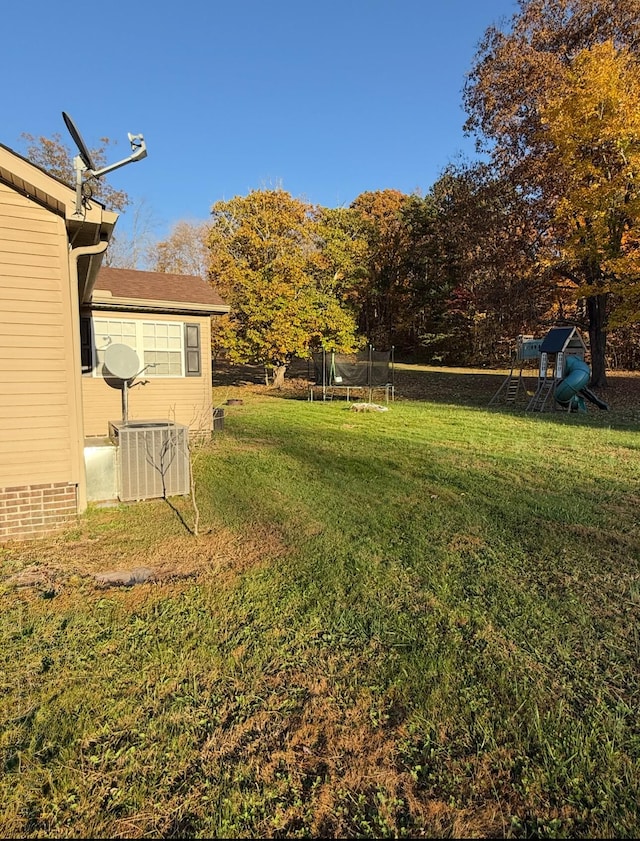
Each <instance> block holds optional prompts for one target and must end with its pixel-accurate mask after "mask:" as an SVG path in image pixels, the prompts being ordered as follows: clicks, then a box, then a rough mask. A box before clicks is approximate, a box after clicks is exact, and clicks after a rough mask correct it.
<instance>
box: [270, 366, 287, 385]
mask: <svg viewBox="0 0 640 841" xmlns="http://www.w3.org/2000/svg"><path fill="white" fill-rule="evenodd" d="M286 373H287V366H286V365H276V366H274V369H273V387H274V388H282V386H283V385H284V375H285V374H286Z"/></svg>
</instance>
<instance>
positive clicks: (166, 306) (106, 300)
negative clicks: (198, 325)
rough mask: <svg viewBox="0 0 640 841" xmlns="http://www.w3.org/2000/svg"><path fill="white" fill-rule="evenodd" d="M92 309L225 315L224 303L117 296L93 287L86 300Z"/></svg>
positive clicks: (225, 306) (227, 309)
mask: <svg viewBox="0 0 640 841" xmlns="http://www.w3.org/2000/svg"><path fill="white" fill-rule="evenodd" d="M88 304H89V306H90V307H91V308H92V309H100V310H128V311H129V310H132V311H138V312H145V311H146V312H159V311H162V312H191V313H194V314H196V313H199V314H201V315H226V313H228V312H229V306H228V305H226V304H202V303H193V302H191V301H162V300H155V299H153V298H118V297H115V296H113V295H110V294H109V293H105V292H104V291H103V290H101V289H94V292H93V297H92V298H91V300H90V301H89V302H88Z"/></svg>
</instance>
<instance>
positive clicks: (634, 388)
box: [213, 359, 640, 429]
mask: <svg viewBox="0 0 640 841" xmlns="http://www.w3.org/2000/svg"><path fill="white" fill-rule="evenodd" d="M506 375H507V372H506V371H504V370H492V371H479V370H477V369H464V368H452V369H450V370H447V369H442V368H430V367H428V366H422V365H408V364H402V365H397V366H396V368H395V370H394V372H393V385H394V388H395V396H396V400H397V401H398V402H401V401H411V402H413V401H416V402H428V403H436V404H441V405H453V406H460V407H469V408H476V409H482V410H485V409H488V410H490V411H492V412H493V411H495V412H504V413H508V414H515V415H523V416H524V415H526V416H527V417H532V418H534V417H535V418H538V419H540V420H544V421H545V422H551V423H561V424H568V425H575V424H580V425H586V426H596V427H603V426H605V427H610V428H612V429H629V428H633V427H634V426H640V376H639V375H638V374H636V373H622V372H620V373H617V372H611V373H610V374H609V381H610V382H609V386H608V387H607V388H606V389H602V390H598V391H597V392H596V393H597V396H598V397H600V398H601V399H602V400H604V401H605V402H606V403H608V404H609V411H603V410H601V409H598V408H597V407H596V406H594V405H592V404H590V403H587V404H586V405H587V411H586V412H585V413H582V412H572V413H568V412H566V411H562V410H550V411H544V412H527V411H526V407H527V404H528V402H529V399H530V397H531V396H533V394H534V393H535V390H536V386H537V371H536V370H534V369H529V370H525V371H524V372H523V381H524V386H525V388H526V391H527V394H526V395H525V394H524V393H523V392H522V391H521V392H520V396H519V398H518V400H517V401H516V402H515V403H510V404H506V403H505V402H504V400H500V399H499V400H497V401H496V402H495V403H493V404H492V405H491V406H490V405H489V403H490V402H491V400H492V398H493V397H494V395H496V393H497V392H498V390H499V389H500V386H501V385H502V384H503V383H504V381H505V377H506ZM213 384H214V386H225V385H226V386H229V385H233V386H236V387H241V388H242V387H244V388H247V389H249V390H250V391H252V392H255V393H258V394H260V396H264V397H277V398H284V399H288V400H309V397H310V386H311V385H313V379H312V368H311V366H310V365H309V364H308V362H307V360H304V359H300V360H296V361H295V362H294V363H292V365H291V366H290V368H289V371H288V373H287V379H286V380H285V385H284V388H282V389H274V388H273V387H268V386H266V385H265V381H264V367H263V366H262V365H229V364H228V363H226V362H216V364H215V366H214V372H213ZM314 390H315V394H314V402H323V401H322V396H321V390H320V388H319V387H317V386H316V387H315V389H314ZM318 394H320V399H318ZM350 398H351V401H352V402H354V401H356V400H357V401H363V400H364V401H367V402H369V393H368V389H361V390H358V389H353V390H352V391H351V392H350ZM329 400H330V402H338V401H343V402H344V403H345V405H348V403H347V399H346V394H345V393H344V392H343V391H342V390H337V391H336V392H334V393H333V394H331V392H330V393H329ZM371 400H372V402H376V403H381V404H382V403H384V400H385V396H384V390H382V389H376V390H374V393H373V395H372V398H371ZM392 405H393V404H392V403H391V402H390V403H389V406H392Z"/></svg>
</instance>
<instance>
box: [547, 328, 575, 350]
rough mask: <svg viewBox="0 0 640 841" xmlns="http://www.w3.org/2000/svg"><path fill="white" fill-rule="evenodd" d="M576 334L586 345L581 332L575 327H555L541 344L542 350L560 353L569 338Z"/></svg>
mask: <svg viewBox="0 0 640 841" xmlns="http://www.w3.org/2000/svg"><path fill="white" fill-rule="evenodd" d="M574 334H575V335H576V337H577V339H578V342H579V343H580V344H582V345H584V342H582V339H581V338H580V334H579V333H578V331H577V329H576V328H575V327H554V328H553V329H552V330H549V332H548V333H547V335H546V336H545V338H544V341H543V342H542V344H541V345H540V352H541V353H560V351H561V350H564V348H565V345H566V344H567V342H568V341H569V339H571V338H573V336H574Z"/></svg>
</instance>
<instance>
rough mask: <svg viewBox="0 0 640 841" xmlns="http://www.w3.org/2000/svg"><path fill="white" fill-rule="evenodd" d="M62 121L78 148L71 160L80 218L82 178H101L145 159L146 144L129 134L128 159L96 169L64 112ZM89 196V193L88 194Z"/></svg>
mask: <svg viewBox="0 0 640 841" xmlns="http://www.w3.org/2000/svg"><path fill="white" fill-rule="evenodd" d="M62 119H63V120H64V122H65V125H66V127H67V128H68V129H69V134H70V135H71V137H72V138H73V141H74V143H75V144H76V146H77V147H78V154H77V155H76V156H75V157H74V159H73V168H74V170H75V173H76V213H75V215H76V216H82V203H83V197H85V198H86V196H84V192H83V181H82V178H83V176H84V175H86V176H87V177H88V178H101V177H102V176H103V175H106V174H107V172H112V171H113V170H114V169H118V167H121V166H125V164H130V163H133V162H134V161H141V160H142V159H143V158H146V157H147V144H146V143H145V142H144V137H143V136H142V135H141V134H131V133H130V132H129V135H128V137H129V143H130V144H131V154H130V155H129V157H128V158H125V159H124V160H122V161H117V162H116V163H114V164H109V166H103V167H102V169H96V165H95V164H94V162H93V160H92V159H91V154H90V153H89V150H88V149H87V147H86V144H85V142H84V140H83V139H82V136H81V134H80V132H79V131H78V129H77V127H76V124H75V123H74V122H73V120H72V119H71V117H70V116H69V115H68V114H67V113H66V112H65V111H63V112H62ZM89 195H90V193H89Z"/></svg>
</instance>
